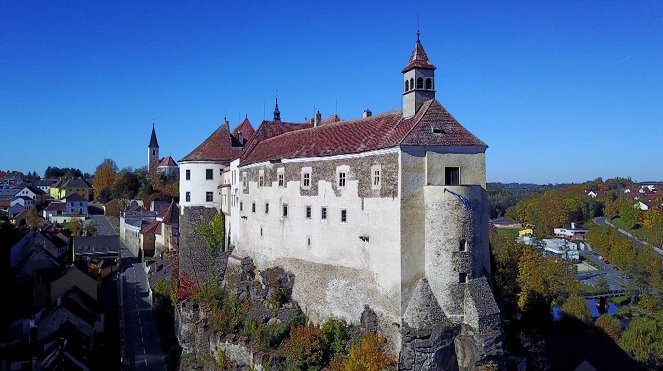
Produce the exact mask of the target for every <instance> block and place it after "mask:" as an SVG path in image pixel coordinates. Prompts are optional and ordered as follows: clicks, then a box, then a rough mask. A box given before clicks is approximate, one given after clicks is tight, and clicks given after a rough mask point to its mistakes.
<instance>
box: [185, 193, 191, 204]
mask: <svg viewBox="0 0 663 371" xmlns="http://www.w3.org/2000/svg"><path fill="white" fill-rule="evenodd" d="M184 198H185V200H186V202H191V192H187V193H185V196H184Z"/></svg>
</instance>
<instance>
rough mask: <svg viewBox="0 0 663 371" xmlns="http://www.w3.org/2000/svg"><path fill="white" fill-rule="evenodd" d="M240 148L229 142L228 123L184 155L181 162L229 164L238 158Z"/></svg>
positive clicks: (240, 151)
mask: <svg viewBox="0 0 663 371" xmlns="http://www.w3.org/2000/svg"><path fill="white" fill-rule="evenodd" d="M241 153H242V148H241V147H239V148H234V147H232V145H231V141H230V131H229V129H228V122H224V123H223V124H222V125H221V126H219V128H218V129H216V130H215V131H214V132H213V133H212V135H210V136H209V137H208V138H207V139H205V141H204V142H203V143H201V144H200V145H199V146H198V147H197V148H196V149H194V150H193V151H192V152H191V153H189V154H188V155H186V156H185V157H184V158H183V159H181V160H180V162H182V161H219V162H222V163H225V164H229V163H230V161H232V160H234V159H236V158H237V157H239V155H240V154H241Z"/></svg>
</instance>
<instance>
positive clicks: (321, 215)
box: [320, 207, 327, 220]
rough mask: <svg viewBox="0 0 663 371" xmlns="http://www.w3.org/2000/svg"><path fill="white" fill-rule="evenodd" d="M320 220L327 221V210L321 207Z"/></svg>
mask: <svg viewBox="0 0 663 371" xmlns="http://www.w3.org/2000/svg"><path fill="white" fill-rule="evenodd" d="M320 219H322V220H325V219H327V208H326V207H323V208H322V209H320Z"/></svg>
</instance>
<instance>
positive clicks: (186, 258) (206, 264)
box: [179, 206, 225, 284]
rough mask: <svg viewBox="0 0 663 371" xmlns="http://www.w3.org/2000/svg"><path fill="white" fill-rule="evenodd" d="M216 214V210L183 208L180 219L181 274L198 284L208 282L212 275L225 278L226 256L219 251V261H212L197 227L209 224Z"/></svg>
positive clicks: (199, 207) (195, 207) (200, 207)
mask: <svg viewBox="0 0 663 371" xmlns="http://www.w3.org/2000/svg"><path fill="white" fill-rule="evenodd" d="M216 213H217V211H216V209H213V208H207V207H202V206H189V207H185V208H182V215H181V217H180V251H179V254H180V274H182V273H184V272H186V273H187V275H188V276H189V279H190V280H192V282H194V283H196V284H201V283H204V282H207V279H208V277H209V274H211V273H212V274H215V275H216V276H217V277H219V278H221V277H222V276H223V269H224V267H225V264H224V261H223V257H224V255H223V254H221V251H219V254H218V256H219V257H218V259H217V260H215V261H212V260H210V257H209V255H208V253H207V242H205V239H204V238H202V236H200V235H199V234H198V233H197V232H196V226H198V225H200V224H208V223H209V222H210V221H211V220H212V218H213V217H214V215H215V214H216Z"/></svg>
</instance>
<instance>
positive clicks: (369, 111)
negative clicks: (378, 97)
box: [362, 108, 373, 118]
mask: <svg viewBox="0 0 663 371" xmlns="http://www.w3.org/2000/svg"><path fill="white" fill-rule="evenodd" d="M371 116H373V112H371V110H369V109H368V108H366V109H365V110H364V114H363V115H362V117H364V118H366V117H371Z"/></svg>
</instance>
